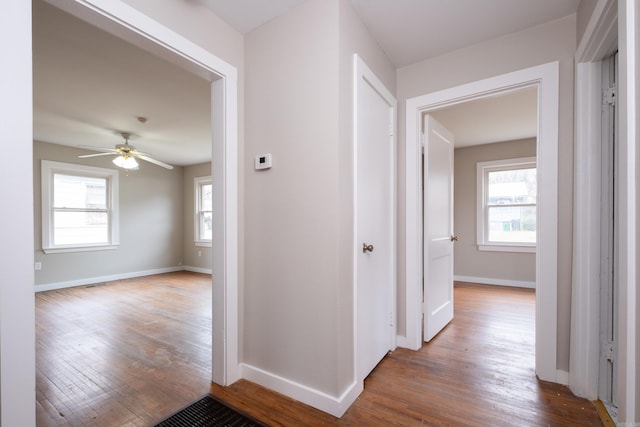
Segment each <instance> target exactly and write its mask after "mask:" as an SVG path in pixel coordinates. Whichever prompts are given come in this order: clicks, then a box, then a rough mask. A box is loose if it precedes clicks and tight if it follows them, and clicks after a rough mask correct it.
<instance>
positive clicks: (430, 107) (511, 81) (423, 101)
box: [406, 63, 558, 382]
mask: <svg viewBox="0 0 640 427" xmlns="http://www.w3.org/2000/svg"><path fill="white" fill-rule="evenodd" d="M528 87H536V88H537V94H538V96H537V98H538V105H537V117H538V120H537V121H538V125H537V129H538V131H537V135H538V143H537V146H536V158H537V167H538V170H539V173H538V175H537V176H538V183H537V185H538V187H537V188H538V194H537V204H538V206H537V224H536V227H537V251H538V257H537V259H536V275H535V277H536V307H537V310H536V374H537V375H538V377H539V378H541V379H543V380H547V381H554V382H555V381H558V372H557V367H556V353H557V350H556V347H557V342H556V337H557V256H556V254H557V202H558V200H557V191H558V189H557V187H558V183H557V172H558V164H557V147H558V134H557V129H558V115H557V112H558V64H557V63H549V64H545V65H541V66H538V67H532V68H529V69H525V70H521V71H517V72H513V73H509V74H504V75H501V76H496V77H493V78H489V79H485V80H481V81H478V82H474V83H470V84H466V85H462V86H458V87H454V88H451V89H446V90H442V91H439V92H434V93H432V94H427V95H423V96H420V97H417V98H412V99H409V100H408V101H407V150H406V156H407V158H406V180H407V181H406V182H407V210H406V215H407V216H406V220H407V236H406V244H407V251H406V257H407V264H406V268H407V271H406V278H407V283H406V290H407V292H406V297H407V300H406V301H407V306H406V307H407V341H408V342H409V345H410V346H411V345H415V347H413V348H420V346H421V333H420V332H421V328H420V326H421V324H420V322H419V320H418V322H416V319H421V317H422V315H421V314H422V313H421V311H422V310H421V309H422V307H421V305H420V304H416V303H415V301H420V300H421V298H419V296H417V295H415V293H416V292H418V291H419V290H420V289H421V286H420V285H419V284H420V283H421V282H422V271H421V268H419V267H420V265H421V263H419V259H420V258H421V257H422V250H420V253H418V254H415V251H414V248H419V247H420V245H419V244H416V243H417V242H416V241H415V240H416V239H417V238H418V236H419V234H418V233H415V235H414V230H415V231H417V230H419V229H420V222H421V221H422V209H421V202H422V196H421V191H420V187H419V183H420V181H421V179H420V175H421V174H420V160H419V159H420V154H419V153H420V137H419V130H420V126H419V124H420V120H421V117H422V115H423V114H425V113H429V112H431V111H434V110H437V109H440V108H443V107H447V106H452V105H456V104H461V103H463V102H466V101H469V100H473V99H481V98H486V97H487V96H491V95H495V94H499V93H505V92H507V91H513V90H516V89H522V88H528ZM416 201H418V203H416ZM416 208H417V209H416ZM416 258H417V259H416Z"/></svg>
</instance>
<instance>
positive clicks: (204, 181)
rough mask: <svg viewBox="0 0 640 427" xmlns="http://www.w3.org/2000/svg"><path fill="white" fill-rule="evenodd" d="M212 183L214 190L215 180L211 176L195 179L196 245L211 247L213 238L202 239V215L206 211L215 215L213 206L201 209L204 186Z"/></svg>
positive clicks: (194, 226) (194, 217)
mask: <svg viewBox="0 0 640 427" xmlns="http://www.w3.org/2000/svg"><path fill="white" fill-rule="evenodd" d="M204 185H211V188H212V190H213V180H212V178H211V176H199V177H196V178H194V179H193V187H194V215H193V219H194V223H193V231H194V238H193V240H194V242H195V245H196V246H202V247H209V248H210V247H211V246H212V242H213V239H202V238H201V233H200V231H201V225H202V223H201V220H200V219H201V216H202V214H203V213H204V212H210V213H211V215H212V217H213V206H212V210H210V211H209V210H207V211H204V210H202V209H201V206H202V191H201V189H202V186H204ZM212 203H213V200H212Z"/></svg>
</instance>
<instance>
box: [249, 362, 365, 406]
mask: <svg viewBox="0 0 640 427" xmlns="http://www.w3.org/2000/svg"><path fill="white" fill-rule="evenodd" d="M240 366H241V369H242V378H244V379H247V380H249V381H252V382H254V383H256V384H259V385H261V386H263V387H266V388H268V389H271V390H273V391H276V392H278V393H281V394H284V395H285V396H288V397H290V398H292V399H295V400H298V401H300V402H302V403H304V404H307V405H309V406H312V407H314V408H316V409H319V410H321V411H324V412H326V413H328V414H331V415H333V416H334V417H338V418H340V417H341V416H342V415H344V413H345V412H346V411H347V409H349V407H350V406H351V405H352V404H353V402H355V400H356V399H357V398H358V396H359V395H360V393H362V390H363V384H362V382H359V383H358V382H354V383H352V384H351V385H350V386H349V387H348V388H347V390H346V391H345V392H344V393H342V395H341V396H340V397H335V396H331V395H329V394H327V393H324V392H322V391H319V390H315V389H313V388H311V387H308V386H305V385H302V384H298V383H296V382H294V381H291V380H288V379H286V378H282V377H280V376H278V375H275V374H272V373H270V372H267V371H264V370H262V369H260V368H256V367H254V366H251V365H247V364H244V363H242V364H240Z"/></svg>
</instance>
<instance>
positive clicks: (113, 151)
mask: <svg viewBox="0 0 640 427" xmlns="http://www.w3.org/2000/svg"><path fill="white" fill-rule="evenodd" d="M77 147H79V148H84V149H85V150H91V151H100V152H102V153H112V154H117V153H118V152H117V151H116V150H114V149H113V148H103V147H94V146H92V145H77Z"/></svg>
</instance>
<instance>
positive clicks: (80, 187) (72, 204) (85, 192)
mask: <svg viewBox="0 0 640 427" xmlns="http://www.w3.org/2000/svg"><path fill="white" fill-rule="evenodd" d="M117 245H118V172H117V171H115V170H113V169H103V168H96V167H90V166H80V165H73V164H69V163H60V162H52V161H48V160H43V161H42V250H43V251H44V252H45V253H56V252H78V251H92V250H103V249H115V248H116V247H117Z"/></svg>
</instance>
